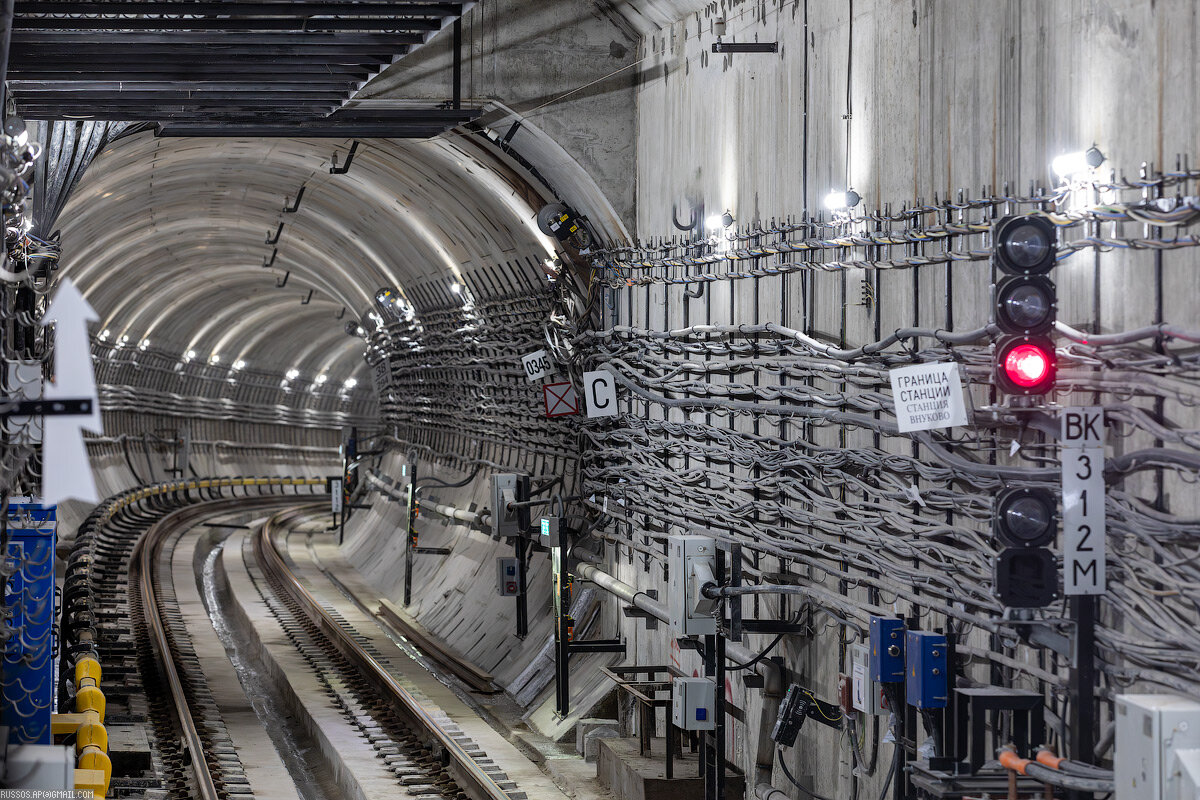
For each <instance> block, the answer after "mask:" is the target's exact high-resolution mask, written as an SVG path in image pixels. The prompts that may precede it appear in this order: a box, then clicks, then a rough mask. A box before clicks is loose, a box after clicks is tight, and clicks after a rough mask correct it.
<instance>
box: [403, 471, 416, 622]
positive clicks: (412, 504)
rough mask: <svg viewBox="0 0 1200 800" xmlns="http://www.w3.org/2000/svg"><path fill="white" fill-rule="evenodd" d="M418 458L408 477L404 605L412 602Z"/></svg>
mask: <svg viewBox="0 0 1200 800" xmlns="http://www.w3.org/2000/svg"><path fill="white" fill-rule="evenodd" d="M416 512H417V459H416V458H415V457H414V458H413V460H412V475H411V476H409V479H408V527H407V529H406V530H405V531H404V605H406V606H408V605H411V604H412V568H413V537H414V536H416V527H415V526H416Z"/></svg>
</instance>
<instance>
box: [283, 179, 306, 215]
mask: <svg viewBox="0 0 1200 800" xmlns="http://www.w3.org/2000/svg"><path fill="white" fill-rule="evenodd" d="M304 189H305V187H304V186H303V185H302V186H301V187H300V191H298V192H296V202H294V203H292V204H291V205H290V206H289V205H288V199H287V198H286V197H285V198H283V213H285V214H295V213H296V212H297V211H299V210H300V201H301V200H303V199H304Z"/></svg>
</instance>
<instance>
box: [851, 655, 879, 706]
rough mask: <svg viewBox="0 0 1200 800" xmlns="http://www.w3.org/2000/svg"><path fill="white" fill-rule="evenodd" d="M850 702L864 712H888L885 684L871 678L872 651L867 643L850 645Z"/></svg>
mask: <svg viewBox="0 0 1200 800" xmlns="http://www.w3.org/2000/svg"><path fill="white" fill-rule="evenodd" d="M850 704H851V705H852V706H854V708H855V710H857V711H861V712H863V713H864V714H886V713H888V709H887V707H886V705H887V704H886V703H884V701H883V686H882V685H881V684H879V683H878V682H876V681H873V680H871V651H870V650H869V649H868V648H867V646H866V645H865V644H856V645H852V646H851V647H850Z"/></svg>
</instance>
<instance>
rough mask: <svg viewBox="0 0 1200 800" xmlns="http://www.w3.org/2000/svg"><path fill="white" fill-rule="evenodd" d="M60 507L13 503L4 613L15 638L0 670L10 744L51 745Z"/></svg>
mask: <svg viewBox="0 0 1200 800" xmlns="http://www.w3.org/2000/svg"><path fill="white" fill-rule="evenodd" d="M56 511H57V506H41V505H37V504H33V503H10V504H9V506H8V520H7V521H8V545H7V547H6V548H5V552H4V562H5V566H6V567H7V569H6V571H11V575H10V576H9V578H8V582H7V584H6V585H5V590H4V607H5V608H4V613H5V614H6V616H8V624H9V625H10V626H12V629H13V630H12V635H11V637H10V638H9V639H8V642H7V643H6V644H5V646H4V660H3V664H0V671H2V673H3V674H2V676H0V685H2V695H3V706H2V707H0V720H2V721H3V724H4V725H7V726H8V727H9V741H10V742H14V743H16V742H24V743H30V744H51V743H52V742H51V736H50V713H51V711H52V710H53V698H54V660H53V659H52V658H51V655H52V653H53V650H54V639H53V632H54V538H55V536H54V535H55V526H56V521H55V520H56V518H57V514H56Z"/></svg>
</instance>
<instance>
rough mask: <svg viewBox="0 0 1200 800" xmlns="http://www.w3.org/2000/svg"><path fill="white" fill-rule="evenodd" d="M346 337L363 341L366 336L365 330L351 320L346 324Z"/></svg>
mask: <svg viewBox="0 0 1200 800" xmlns="http://www.w3.org/2000/svg"><path fill="white" fill-rule="evenodd" d="M346 335H347V336H355V337H358V338H362V339H365V338H366V336H367V329H366V328H364V327H363V326H362V325H360V324H359V323H357V322H355V321H353V320H351V321H350V322H347V323H346Z"/></svg>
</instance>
